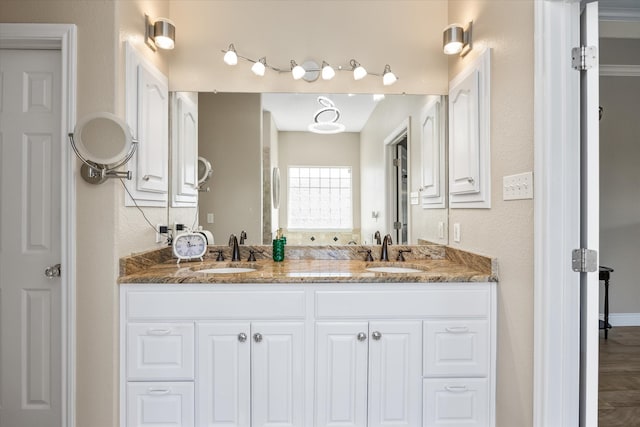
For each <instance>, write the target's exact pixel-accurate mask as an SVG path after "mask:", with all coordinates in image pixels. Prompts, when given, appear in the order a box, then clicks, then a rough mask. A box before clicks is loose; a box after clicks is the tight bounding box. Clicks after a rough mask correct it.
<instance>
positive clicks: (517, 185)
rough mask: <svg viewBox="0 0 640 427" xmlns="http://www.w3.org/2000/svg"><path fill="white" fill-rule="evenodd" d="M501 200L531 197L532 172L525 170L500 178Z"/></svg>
mask: <svg viewBox="0 0 640 427" xmlns="http://www.w3.org/2000/svg"><path fill="white" fill-rule="evenodd" d="M502 199H503V200H524V199H533V173H532V172H525V173H521V174H518V175H509V176H505V177H503V178H502Z"/></svg>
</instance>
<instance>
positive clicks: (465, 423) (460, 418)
mask: <svg viewBox="0 0 640 427" xmlns="http://www.w3.org/2000/svg"><path fill="white" fill-rule="evenodd" d="M488 398H489V390H488V382H487V380H486V379H484V378H455V379H425V380H423V383H422V399H423V407H422V409H423V414H422V420H423V424H422V425H423V427H442V426H446V427H486V426H487V423H488V420H489V413H488V411H489V409H488V408H489V406H488Z"/></svg>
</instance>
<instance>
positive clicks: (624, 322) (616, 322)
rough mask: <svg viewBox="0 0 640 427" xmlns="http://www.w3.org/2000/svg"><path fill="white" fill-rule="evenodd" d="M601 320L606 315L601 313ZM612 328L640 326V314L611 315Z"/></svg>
mask: <svg viewBox="0 0 640 427" xmlns="http://www.w3.org/2000/svg"><path fill="white" fill-rule="evenodd" d="M600 320H604V314H602V313H600ZM609 323H610V324H611V326H640V313H609Z"/></svg>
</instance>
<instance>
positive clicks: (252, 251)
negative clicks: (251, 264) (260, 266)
mask: <svg viewBox="0 0 640 427" xmlns="http://www.w3.org/2000/svg"><path fill="white" fill-rule="evenodd" d="M256 253H259V254H264V251H257V250H255V249H249V258H248V259H247V261H255V260H256Z"/></svg>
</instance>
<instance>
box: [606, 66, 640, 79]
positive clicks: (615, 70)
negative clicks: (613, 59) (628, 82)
mask: <svg viewBox="0 0 640 427" xmlns="http://www.w3.org/2000/svg"><path fill="white" fill-rule="evenodd" d="M600 75H601V76H603V77H638V76H640V65H614V64H600Z"/></svg>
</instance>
